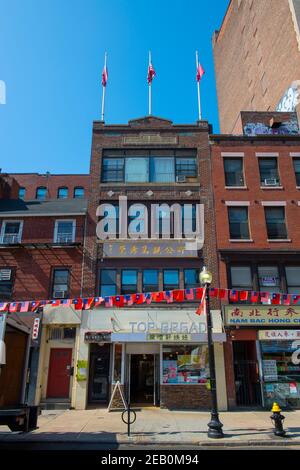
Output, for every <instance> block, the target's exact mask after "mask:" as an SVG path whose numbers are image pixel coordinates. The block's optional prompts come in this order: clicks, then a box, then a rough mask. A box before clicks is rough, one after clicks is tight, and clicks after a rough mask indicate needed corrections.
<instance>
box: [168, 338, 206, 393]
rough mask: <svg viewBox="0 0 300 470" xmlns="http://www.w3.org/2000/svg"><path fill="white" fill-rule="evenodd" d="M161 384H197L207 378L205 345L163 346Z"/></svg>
mask: <svg viewBox="0 0 300 470" xmlns="http://www.w3.org/2000/svg"><path fill="white" fill-rule="evenodd" d="M162 369H163V370H162V374H163V384H180V385H181V384H182V385H184V384H199V383H206V382H207V380H208V378H209V365H208V348H207V345H206V344H204V345H177V346H173V345H170V346H169V345H164V346H163V363H162Z"/></svg>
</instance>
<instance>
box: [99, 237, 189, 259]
mask: <svg viewBox="0 0 300 470" xmlns="http://www.w3.org/2000/svg"><path fill="white" fill-rule="evenodd" d="M187 248H188V249H187ZM132 256H136V257H138V258H145V257H149V258H181V257H183V256H184V257H185V258H190V257H196V256H197V249H191V247H190V246H189V245H188V243H185V241H184V240H180V241H178V240H166V241H163V240H159V241H148V240H144V241H142V240H139V241H133V240H131V241H124V242H121V241H112V240H110V241H105V242H104V243H103V257H105V258H120V257H121V258H126V257H128V258H131V257H132Z"/></svg>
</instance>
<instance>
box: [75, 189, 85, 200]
mask: <svg viewBox="0 0 300 470" xmlns="http://www.w3.org/2000/svg"><path fill="white" fill-rule="evenodd" d="M83 198H84V188H83V187H82V186H77V187H76V188H74V199H83Z"/></svg>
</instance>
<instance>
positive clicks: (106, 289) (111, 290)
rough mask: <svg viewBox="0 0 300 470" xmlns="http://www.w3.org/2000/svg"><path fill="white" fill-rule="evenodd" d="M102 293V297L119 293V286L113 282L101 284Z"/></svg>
mask: <svg viewBox="0 0 300 470" xmlns="http://www.w3.org/2000/svg"><path fill="white" fill-rule="evenodd" d="M100 295H101V297H109V296H111V295H117V286H116V285H113V284H112V285H105V284H101V286H100Z"/></svg>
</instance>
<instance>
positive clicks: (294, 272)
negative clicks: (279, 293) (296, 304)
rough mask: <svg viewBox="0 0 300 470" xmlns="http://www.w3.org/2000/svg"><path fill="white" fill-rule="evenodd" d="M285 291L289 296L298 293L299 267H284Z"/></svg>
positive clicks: (299, 285) (299, 281) (299, 288)
mask: <svg viewBox="0 0 300 470" xmlns="http://www.w3.org/2000/svg"><path fill="white" fill-rule="evenodd" d="M285 275H286V283H287V291H288V293H289V294H299V293H300V266H286V267H285Z"/></svg>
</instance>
